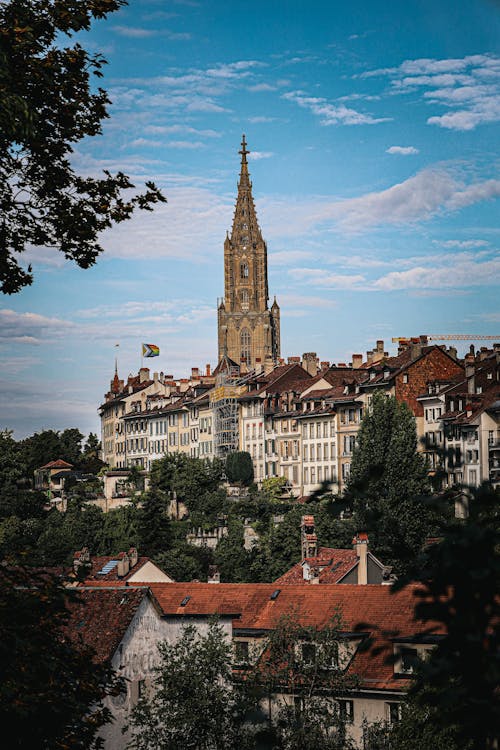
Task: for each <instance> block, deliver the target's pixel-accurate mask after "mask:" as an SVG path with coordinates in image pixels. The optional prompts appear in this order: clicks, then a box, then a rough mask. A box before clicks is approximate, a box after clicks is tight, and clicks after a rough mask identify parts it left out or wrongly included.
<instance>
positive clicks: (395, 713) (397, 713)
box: [385, 703, 401, 724]
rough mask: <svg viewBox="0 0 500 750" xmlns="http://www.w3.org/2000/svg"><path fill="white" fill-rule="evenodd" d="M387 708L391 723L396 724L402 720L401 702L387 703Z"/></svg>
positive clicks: (387, 716) (387, 717) (387, 715)
mask: <svg viewBox="0 0 500 750" xmlns="http://www.w3.org/2000/svg"><path fill="white" fill-rule="evenodd" d="M385 709H386V719H387V721H388V722H389V724H396V723H397V722H398V721H400V720H401V703H386V704H385Z"/></svg>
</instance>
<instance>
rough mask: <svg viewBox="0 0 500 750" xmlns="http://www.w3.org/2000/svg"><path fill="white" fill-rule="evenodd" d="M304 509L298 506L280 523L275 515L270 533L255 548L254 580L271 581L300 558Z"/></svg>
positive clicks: (253, 554) (265, 534) (262, 536)
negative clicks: (301, 525) (276, 520)
mask: <svg viewBox="0 0 500 750" xmlns="http://www.w3.org/2000/svg"><path fill="white" fill-rule="evenodd" d="M302 512H303V509H302V507H301V506H295V507H294V508H293V509H292V510H290V511H289V512H288V513H287V514H286V515H285V517H284V520H283V521H281V522H280V523H275V522H274V520H273V518H271V520H270V521H269V524H268V527H267V530H266V533H264V534H261V537H260V540H259V543H258V545H257V546H256V547H254V549H253V550H252V555H251V560H252V562H251V576H252V580H254V581H262V582H269V581H273V580H274V579H275V578H277V577H278V576H280V575H282V574H283V573H284V572H285V571H286V570H288V569H289V568H290V567H291V566H292V565H294V564H295V563H296V562H299V561H300V557H301V548H300V523H301V517H302Z"/></svg>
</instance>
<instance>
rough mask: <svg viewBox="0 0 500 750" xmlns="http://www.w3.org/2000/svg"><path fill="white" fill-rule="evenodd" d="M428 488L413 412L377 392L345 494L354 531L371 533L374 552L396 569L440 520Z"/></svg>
mask: <svg viewBox="0 0 500 750" xmlns="http://www.w3.org/2000/svg"><path fill="white" fill-rule="evenodd" d="M428 490H429V486H428V481H427V475H426V467H425V463H424V459H423V457H422V455H421V454H420V453H418V452H417V436H416V428H415V418H414V416H413V414H412V413H411V411H410V410H409V408H408V406H407V405H406V404H405V403H398V402H397V401H396V399H394V398H392V397H391V398H387V397H386V396H385V395H384V394H383V393H375V394H374V396H373V400H372V407H371V410H369V411H368V412H367V413H366V414H365V416H364V418H363V421H362V423H361V427H360V430H359V433H358V440H357V444H356V446H355V448H354V452H353V457H352V464H351V475H350V480H349V484H348V488H347V492H346V498H347V499H348V500H349V501H350V502H351V503H352V505H353V507H354V514H353V520H354V524H355V526H356V528H357V530H359V531H361V530H363V531H367V532H368V533H369V536H370V543H371V545H372V547H373V548H374V550H375V552H376V554H377V555H378V556H379V557H380V559H381V560H383V562H384V563H385V564H387V565H393V566H394V567H395V569H396V572H397V573H398V574H399V573H404V572H405V571H406V570H407V569H408V567H409V566H410V565H411V564H412V562H413V561H414V559H415V556H416V555H417V554H418V551H419V549H420V548H421V546H422V544H423V543H424V541H425V539H426V538H427V537H429V536H432V535H433V534H434V533H435V530H436V528H437V524H438V523H439V520H440V516H439V514H437V513H436V511H435V509H434V508H433V507H432V506H431V505H430V504H429V503H428V502H427V500H426V499H425V496H426V493H427V492H428Z"/></svg>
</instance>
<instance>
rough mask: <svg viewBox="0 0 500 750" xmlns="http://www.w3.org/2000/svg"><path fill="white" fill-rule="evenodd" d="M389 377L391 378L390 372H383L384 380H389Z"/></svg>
mask: <svg viewBox="0 0 500 750" xmlns="http://www.w3.org/2000/svg"><path fill="white" fill-rule="evenodd" d="M390 377H391V373H390V371H389V370H384V378H385V379H386V380H389V378H390Z"/></svg>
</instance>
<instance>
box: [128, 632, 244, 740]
mask: <svg viewBox="0 0 500 750" xmlns="http://www.w3.org/2000/svg"><path fill="white" fill-rule="evenodd" d="M159 651H160V656H161V664H160V666H159V667H158V668H157V669H156V676H155V678H154V683H153V686H152V690H151V691H150V692H149V693H147V694H146V695H143V696H142V697H141V698H140V699H139V702H138V704H137V706H136V707H135V708H134V709H133V712H132V717H131V722H130V724H131V727H132V732H133V737H132V740H131V741H130V743H129V744H128V747H129V748H131V749H133V750H226V748H236V747H241V748H242V749H243V748H244V747H245V746H248V745H246V737H247V735H248V730H244V728H243V725H244V721H245V716H246V713H247V710H248V707H249V702H248V699H247V697H246V695H245V692H244V690H243V688H242V687H240V686H233V685H232V684H231V678H232V674H231V646H230V643H229V642H228V640H227V638H226V637H225V633H224V630H223V629H222V627H221V626H220V625H218V624H217V623H216V622H212V623H211V624H210V626H209V628H208V631H207V633H206V634H205V635H200V634H198V633H197V631H196V629H195V627H194V626H193V625H187V626H186V627H184V629H183V632H182V635H181V637H180V638H179V640H178V641H177V643H175V644H173V645H170V644H169V643H168V642H166V641H164V642H163V643H160V645H159Z"/></svg>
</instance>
